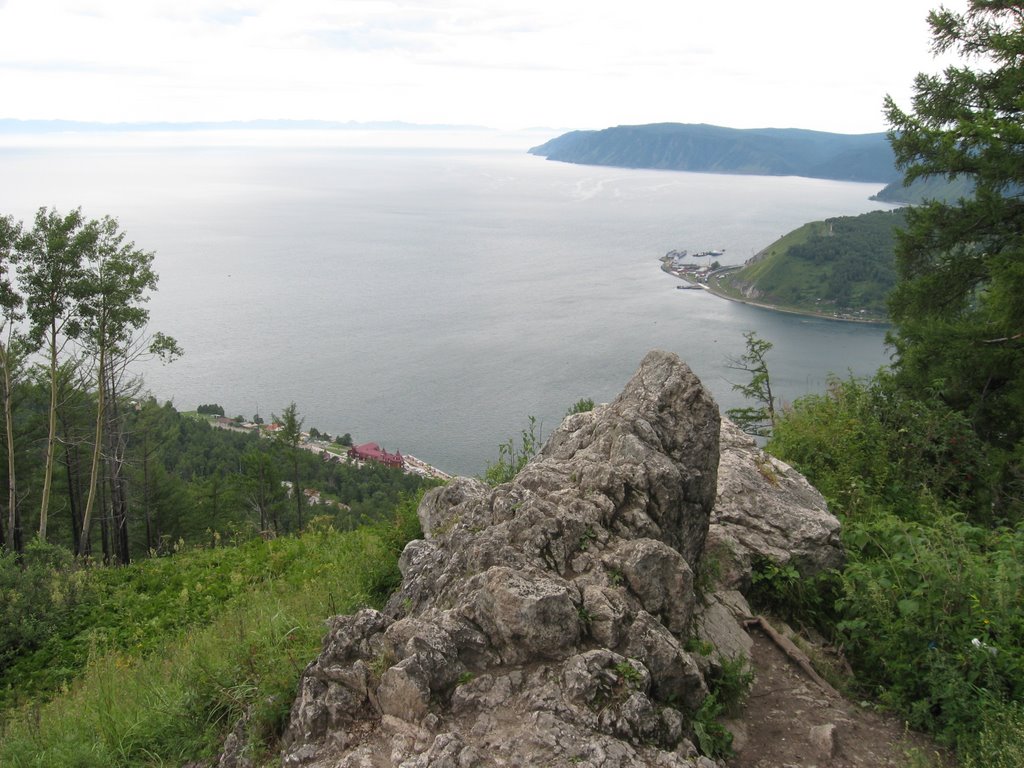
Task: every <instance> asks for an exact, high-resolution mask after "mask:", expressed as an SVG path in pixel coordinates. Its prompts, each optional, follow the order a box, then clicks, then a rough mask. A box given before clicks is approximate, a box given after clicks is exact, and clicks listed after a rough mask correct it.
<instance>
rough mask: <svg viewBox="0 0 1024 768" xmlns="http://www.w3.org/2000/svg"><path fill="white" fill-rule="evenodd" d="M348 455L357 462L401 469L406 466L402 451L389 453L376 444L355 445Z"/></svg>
mask: <svg viewBox="0 0 1024 768" xmlns="http://www.w3.org/2000/svg"><path fill="white" fill-rule="evenodd" d="M348 455H349V456H351V457H352V458H353V459H356V460H357V461H376V462H377V463H379V464H385V465H387V466H389V467H398V468H399V469H401V468H402V467H404V466H405V459H403V458H402V452H401V451H398V452H397V453H388V452H387V451H385V450H384V449H383V448H381V447H380V446H379V445H377V444H376V443H363V444H362V445H353V446H352V447H351V448H349V449H348Z"/></svg>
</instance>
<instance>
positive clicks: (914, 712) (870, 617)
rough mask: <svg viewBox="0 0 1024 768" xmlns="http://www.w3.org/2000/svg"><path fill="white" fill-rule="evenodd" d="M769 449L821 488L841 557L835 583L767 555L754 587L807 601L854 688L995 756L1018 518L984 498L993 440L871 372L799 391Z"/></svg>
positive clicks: (1018, 643) (1015, 739) (1022, 688)
mask: <svg viewBox="0 0 1024 768" xmlns="http://www.w3.org/2000/svg"><path fill="white" fill-rule="evenodd" d="M768 449H769V450H770V451H772V452H773V453H775V454H776V455H777V456H779V457H780V458H782V459H784V460H785V461H788V462H789V463H791V464H793V465H794V466H795V467H796V468H797V469H798V470H800V471H801V472H803V473H804V474H805V475H806V476H807V477H808V479H809V480H810V481H811V482H812V484H814V485H815V486H816V487H818V488H819V489H820V490H821V491H822V492H823V493H824V494H825V496H826V498H827V499H828V501H829V503H830V506H831V507H832V509H833V511H835V512H836V513H837V514H838V515H839V516H840V518H841V520H842V523H843V528H842V539H843V544H844V547H845V549H846V553H847V564H846V567H845V569H844V570H843V571H842V573H841V574H838V575H837V577H836V578H835V579H832V580H831V582H830V583H829V582H826V583H825V584H823V585H819V586H821V587H826V586H827V587H828V588H829V589H832V590H834V592H833V593H829V592H828V591H827V590H825V589H812V588H808V586H807V585H805V584H804V583H802V582H801V581H800V580H799V579H796V578H794V575H793V574H791V573H788V572H787V571H786V569H784V568H779V567H775V568H773V567H772V565H771V564H768V565H767V566H763V567H762V568H761V570H760V571H759V575H758V577H757V579H756V581H757V583H756V584H755V590H761V591H763V592H767V594H768V596H769V598H771V599H775V600H776V601H779V602H783V603H785V604H787V605H789V606H791V607H793V608H794V609H795V610H796V611H801V610H802V611H804V612H805V613H812V614H816V616H817V620H816V624H817V625H818V627H819V628H820V629H822V630H823V631H825V632H827V633H829V634H831V636H832V638H833V640H835V641H836V642H838V643H840V644H841V645H842V646H843V647H844V649H845V652H846V655H847V657H848V658H849V660H850V661H851V663H852V664H853V667H854V669H855V672H856V677H857V680H856V682H857V683H858V684H859V685H861V686H862V687H863V689H864V691H865V692H866V693H868V694H871V695H874V696H876V697H877V698H878V699H880V700H881V701H882V702H883V703H885V704H887V705H889V706H890V707H891V708H893V709H895V710H897V711H899V712H900V713H901V714H902V715H903V716H904V717H905V718H906V719H907V721H908V722H909V723H910V725H911V726H913V727H915V728H919V729H924V730H927V731H930V732H932V733H934V734H936V735H938V736H939V737H940V739H941V740H942V741H943V742H945V743H947V744H952V745H956V746H957V747H958V749H959V752H960V755H961V757H962V759H964V760H965V761H968V762H969V761H971V760H974V761H976V762H974V763H973V764H975V765H982V764H996V763H986V762H985V761H984V760H983V759H982V757H981V756H983V755H988V754H991V752H992V749H993V748H992V747H991V746H985V745H986V744H991V743H995V741H994V740H996V739H1002V740H1005V743H1004V741H1000V742H999V743H1000V744H1001V746H1000V747H999V749H1000V750H1003V751H1006V752H1007V753H1009V754H1013V753H1014V750H1018V751H1019V750H1020V749H1022V748H1024V738H1022V736H1024V734H1022V730H1021V729H1020V728H1019V727H1016V729H1015V727H1014V723H1016V724H1017V725H1018V726H1019V724H1020V718H1019V714H1020V713H1019V711H1017V710H1014V709H1013V707H1012V705H1011V702H1014V701H1019V700H1020V699H1021V698H1022V696H1024V648H1022V640H1021V638H1024V557H1022V556H1024V526H1021V525H1020V524H1017V525H1013V524H1008V523H1012V522H1013V517H1014V516H1013V515H1012V514H1011V515H1010V516H1009V517H1010V519H1007V510H1008V509H1009V507H1005V506H1004V507H1002V508H1001V509H1000V508H999V505H997V504H995V503H994V498H995V497H994V494H993V493H991V492H990V490H989V489H990V487H991V486H992V479H993V461H992V455H991V452H990V451H987V450H986V448H985V446H983V445H982V444H981V443H980V441H979V440H978V439H977V438H976V437H974V435H973V433H972V432H971V430H970V428H969V425H968V423H967V422H966V420H964V419H963V418H962V417H961V416H959V415H958V414H956V413H954V412H952V411H951V410H950V409H949V408H948V407H946V406H945V405H944V404H943V403H941V402H940V401H938V400H929V401H920V400H914V399H912V398H909V397H907V396H905V395H903V394H901V393H900V392H899V391H898V390H897V388H896V387H895V386H894V384H893V382H892V380H891V378H890V377H889V376H888V375H887V374H884V373H883V374H879V375H878V376H876V377H875V378H874V379H872V380H870V381H868V382H858V381H853V380H850V381H838V380H836V381H833V382H832V384H831V386H830V389H829V392H828V393H827V394H825V395H821V396H814V397H810V398H805V399H803V400H801V401H798V402H797V403H796V404H795V406H794V409H793V410H792V411H791V412H790V413H787V414H786V415H785V416H784V418H782V419H781V420H780V422H779V423H778V425H777V427H776V431H775V434H774V437H773V439H772V440H771V441H770V443H769V446H768ZM1015 718H1016V719H1015ZM997 723H1004V726H998V725H997Z"/></svg>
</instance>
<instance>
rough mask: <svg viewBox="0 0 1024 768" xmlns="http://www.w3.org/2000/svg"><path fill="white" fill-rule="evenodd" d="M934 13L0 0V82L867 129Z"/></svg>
mask: <svg viewBox="0 0 1024 768" xmlns="http://www.w3.org/2000/svg"><path fill="white" fill-rule="evenodd" d="M933 4H934V3H933V0H901V2H900V3H898V4H897V3H892V2H890V0H863V1H862V2H861V3H859V4H856V5H849V4H843V5H835V4H831V3H822V2H820V0H814V1H813V2H812V0H778V1H777V2H775V3H764V2H762V1H755V0H735V1H734V2H733V3H719V4H712V3H692V2H678V3H665V2H664V0H634V2H632V3H628V4H627V3H621V2H615V3H611V2H604V3H601V2H596V0H595V1H593V2H587V3H584V2H580V1H579V0H567V1H564V2H550V0H543V1H541V0H501V2H496V1H495V0H478V1H477V2H473V3H469V2H460V0H418V1H417V0H404V1H403V0H346V2H335V1H334V0H291V1H290V2H281V1H277V0H240V1H238V2H231V1H229V0H221V1H218V0H173V1H172V0H155V1H148V2H138V0H0V82H2V84H3V92H4V107H3V109H4V111H5V113H6V116H9V117H21V118H47V117H62V118H68V119H86V120H109V121H119V120H217V119H251V118H258V117H294V118H322V119H340V120H349V119H354V120H375V119H402V120H407V121H410V122H448V123H474V124H487V125H492V126H495V127H519V126H524V125H537V124H547V125H562V126H574V127H576V126H578V127H602V126H604V125H613V124H620V123H642V122H652V121H656V120H676V121H681V122H712V123H718V124H723V125H733V126H737V127H745V126H754V125H794V126H801V127H809V128H821V129H828V130H846V131H867V130H881V129H883V128H884V125H883V123H882V119H881V114H880V110H881V102H882V98H883V96H884V95H885V94H886V93H887V92H891V93H893V95H894V96H896V97H897V98H898V99H901V100H903V101H905V100H906V99H905V97H906V94H907V93H908V92H909V87H910V85H911V81H912V79H913V76H914V75H915V74H916V73H917V72H918V71H921V70H925V69H935V68H936V67H935V66H934V64H933V63H932V62H931V61H930V55H929V52H928V49H929V39H928V31H927V27H926V24H925V17H926V15H927V11H928V10H929V9H930V8H931V7H932V5H933ZM960 4H961V5H962V0H961V3H960ZM956 5H957V4H956V3H954V7H956Z"/></svg>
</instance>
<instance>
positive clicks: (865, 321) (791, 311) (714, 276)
mask: <svg viewBox="0 0 1024 768" xmlns="http://www.w3.org/2000/svg"><path fill="white" fill-rule="evenodd" d="M741 268H742V266H741V265H734V266H729V267H722V268H721V269H718V270H715V271H714V272H712V273H711V274H709V275H708V281H709V282H707V283H701V282H697V281H695V280H690V279H689V278H686V277H683V276H682V275H678V274H676V273H675V272H673V271H672V270H671V269H670V268H669V266H668V264H667V263H665V262H662V265H661V271H662V272H665V273H666V274H669V275H672V277H674V278H676V279H677V280H681V281H683V282H686V283H690V284H691V285H693V286H696V287H697V288H701V289H702V290H705V291H707V292H708V293H710V294H712V295H713V296H717V297H718V298H720V299H726V300H727V301H732V302H735V303H737V304H746V305H747V306H750V307H757V308H758V309H767V310H770V311H772V312H783V313H785V314H787V315H799V316H801V317H814V318H817V319H819V320H831V321H833V322H837V323H860V324H861V325H891V323H890V322H889V320H885V319H879V318H860V317H837V316H836V315H834V314H827V313H825V312H815V311H813V310H810V309H797V308H795V307H783V306H779V305H777V304H766V303H764V302H760V301H753V300H751V299H741V298H738V297H736V296H730V295H729V294H728V293H726V292H725V291H723V290H722V289H721V288H718V287H715V286H712V285H711V284H710V281H711V280H715V281H717V280H719V279H720V278H721V276H722V275H724V274H726V273H728V272H734V271H736V270H737V269H741Z"/></svg>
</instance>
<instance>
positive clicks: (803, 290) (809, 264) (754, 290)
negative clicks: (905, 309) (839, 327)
mask: <svg viewBox="0 0 1024 768" xmlns="http://www.w3.org/2000/svg"><path fill="white" fill-rule="evenodd" d="M884 215H887V214H884ZM875 216H878V214H866V215H864V216H859V217H840V218H838V219H830V220H828V221H815V222H811V223H809V224H805V225H803V226H802V227H799V228H798V229H795V230H793V231H792V232H790V233H788V234H786V235H784V236H783V237H781V238H779V239H778V240H776V241H775V242H774V243H772V244H771V245H769V246H768V247H767V248H765V249H764V250H762V251H761V252H760V253H758V254H757V256H755V257H754V259H752V260H751V261H750V262H748V263H747V264H746V265H745V266H744V267H743V268H742V269H740V270H737V271H735V272H732V273H730V274H728V275H726V276H724V277H723V278H722V280H721V282H720V286H721V288H722V290H723V292H725V293H726V294H727V295H731V296H734V297H740V298H747V299H750V300H753V301H758V302H761V303H764V304H769V305H774V306H777V307H779V308H780V309H788V310H794V311H800V312H810V313H820V314H826V315H831V314H833V313H837V312H838V313H839V314H841V315H843V316H852V315H861V314H862V315H864V316H866V317H867V318H882V317H884V314H885V312H884V301H882V300H880V296H881V295H882V294H883V293H884V291H882V290H880V288H879V285H878V283H877V282H875V280H874V279H871V278H867V279H862V280H856V281H851V282H850V285H851V286H852V291H851V296H850V298H849V299H847V300H836V298H835V297H834V296H833V295H832V294H831V293H830V290H831V289H830V284H831V283H833V282H834V276H833V268H834V266H833V264H834V262H832V261H830V260H827V259H826V260H823V261H820V262H814V261H808V260H807V259H806V258H795V257H794V256H793V253H794V249H796V248H798V247H799V248H800V249H803V250H806V248H809V247H812V246H814V244H815V242H817V243H826V244H829V245H831V244H832V243H831V242H830V240H831V238H833V237H841V236H846V235H845V233H844V234H839V233H838V231H839V230H840V229H845V230H847V231H849V230H851V229H854V230H856V231H857V232H858V236H859V232H860V231H861V229H862V227H866V224H865V225H862V224H861V222H865V223H866V222H868V221H869V219H868V217H875ZM830 223H835V225H836V230H837V233H836V234H832V233H831V230H830ZM872 258H879V259H880V260H882V259H888V261H889V268H890V269H891V264H892V258H893V257H892V254H891V252H886V253H877V251H875V252H874V253H873V254H872ZM860 310H865V311H864V313H860Z"/></svg>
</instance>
